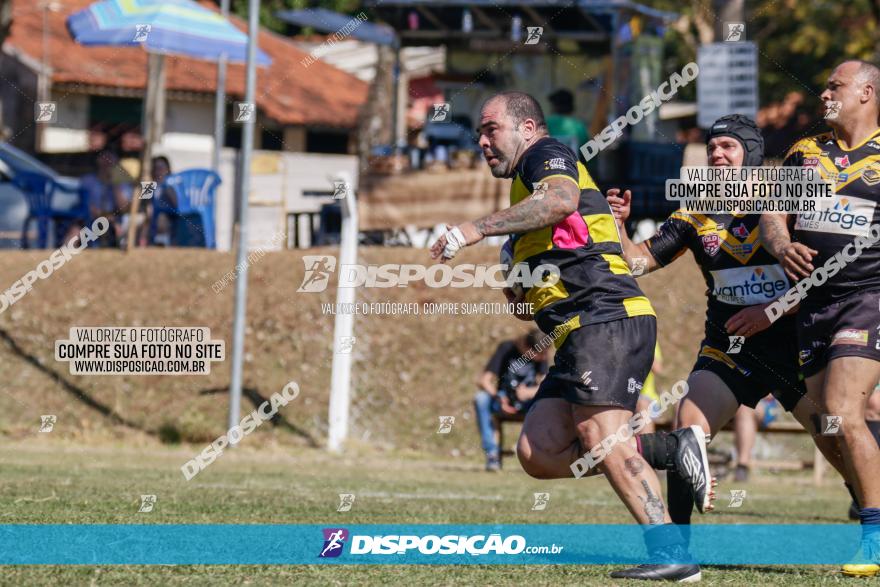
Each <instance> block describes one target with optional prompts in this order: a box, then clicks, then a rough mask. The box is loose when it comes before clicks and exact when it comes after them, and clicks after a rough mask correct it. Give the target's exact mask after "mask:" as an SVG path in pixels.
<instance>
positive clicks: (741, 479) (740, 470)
mask: <svg viewBox="0 0 880 587" xmlns="http://www.w3.org/2000/svg"><path fill="white" fill-rule="evenodd" d="M733 480H734V481H736V482H737V483H746V482H748V480H749V467H748V465H737V466H736V471H734V473H733Z"/></svg>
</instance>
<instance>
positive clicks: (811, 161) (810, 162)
mask: <svg viewBox="0 0 880 587" xmlns="http://www.w3.org/2000/svg"><path fill="white" fill-rule="evenodd" d="M818 166H819V158H818V157H806V158H804V163H803V167H818Z"/></svg>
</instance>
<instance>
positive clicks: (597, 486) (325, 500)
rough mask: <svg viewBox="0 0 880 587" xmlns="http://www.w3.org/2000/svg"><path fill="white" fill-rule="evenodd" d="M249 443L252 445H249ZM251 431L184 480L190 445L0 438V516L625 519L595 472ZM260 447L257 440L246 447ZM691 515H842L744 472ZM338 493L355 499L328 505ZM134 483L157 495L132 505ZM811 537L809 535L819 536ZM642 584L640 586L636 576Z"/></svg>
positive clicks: (248, 569)
mask: <svg viewBox="0 0 880 587" xmlns="http://www.w3.org/2000/svg"><path fill="white" fill-rule="evenodd" d="M249 441H251V442H249ZM254 442H257V441H255V440H254V439H253V438H249V439H246V440H245V441H244V443H243V446H242V447H241V448H240V449H239V450H237V451H235V452H233V453H227V454H224V455H223V456H222V458H220V459H218V461H216V462H215V463H214V464H213V465H211V466H210V467H209V468H208V469H207V470H205V471H204V472H202V473H201V474H200V475H199V476H198V477H196V479H194V480H193V481H190V482H188V483H187V482H185V481H183V479H182V476H181V474H180V471H179V467H180V465H181V464H182V463H183V462H184V461H185V460H187V459H189V458H191V457H192V456H193V454H194V453H195V452H196V450H197V448H196V447H194V446H187V445H183V446H178V447H173V448H172V447H159V448H155V447H149V448H148V449H141V450H136V449H132V448H130V447H123V446H118V445H116V446H113V445H101V446H91V447H80V448H72V447H71V446H70V445H68V444H66V443H64V444H62V443H60V442H57V441H55V440H53V439H51V437H48V435H44V437H43V438H41V439H40V440H39V441H37V442H35V441H28V442H13V443H8V444H5V445H4V446H3V447H2V448H0V466H2V470H3V476H2V479H0V487H2V489H0V509H2V511H3V515H2V520H3V523H26V524H40V523H53V524H58V523H99V524H103V523H115V524H144V523H150V524H169V523H194V524H205V523H239V524H266V523H271V524H292V523H315V524H372V523H399V524H407V523H413V524H415V523H420V524H426V523H477V524H478V523H496V522H503V523H555V524H568V523H626V522H627V521H628V518H627V515H626V514H625V512H624V510H623V507H622V506H621V505H620V504H619V502H618V501H617V498H616V497H615V496H614V495H613V493H612V492H611V490H610V488H609V487H608V485H607V484H606V483H605V481H604V480H603V479H583V480H579V481H574V480H572V481H555V482H543V481H537V480H534V479H531V478H529V477H527V476H526V475H525V474H524V473H522V471H521V470H519V466H518V464H517V463H516V462H515V461H510V462H509V463H508V466H507V467H506V468H505V470H504V471H503V472H502V473H500V474H487V473H484V472H483V471H482V470H481V468H480V466H479V463H478V462H477V461H471V462H467V463H463V462H461V460H452V459H448V458H438V459H431V458H426V457H425V456H424V455H421V456H419V455H415V454H403V453H401V454H397V453H389V454H385V455H377V454H376V453H375V451H358V450H355V451H353V452H352V453H350V454H347V455H346V456H344V457H331V456H329V455H328V454H327V453H325V452H323V451H319V450H312V449H301V450H296V451H289V450H284V449H281V448H279V447H273V446H269V447H258V446H255V445H254V444H253V443H254ZM258 449H260V450H258ZM730 487H731V485H730V483H722V485H721V486H720V488H719V495H721V501H720V502H719V508H718V511H716V512H714V513H712V514H709V515H708V516H705V517H703V518H701V519H700V523H737V522H739V523H786V522H787V523H837V522H841V523H843V522H844V518H843V515H844V513H845V510H846V506H847V498H846V493H845V491H844V490H843V489H842V487H841V486H840V485H839V483H838V482H837V481H836V480H831V479H829V480H827V481H826V483H825V485H824V486H821V487H818V488H816V487H813V486H812V484H811V481H810V479H809V478H808V476H807V475H806V474H803V473H786V474H771V473H769V472H763V473H760V474H757V475H754V476H753V479H752V481H750V483H748V484H739V485H737V486H736V487H738V488H745V489H747V490H748V498H747V500H746V502H745V503H744V504H743V507H742V508H740V509H729V508H727V507H726V505H727V504H726V500H725V499H724V496H725V495H728V490H729V488H730ZM535 491H549V492H550V494H551V499H550V505H549V506H548V508H547V509H546V510H545V511H540V512H535V511H531V509H530V508H531V506H532V503H533V499H532V493H533V492H535ZM339 493H354V494H355V495H356V496H357V497H356V500H355V504H354V507H353V508H352V510H351V511H350V512H345V513H339V512H337V511H336V507H337V505H338V494H339ZM141 494H155V495H156V496H157V503H156V506H155V509H154V510H153V511H152V512H150V513H137V510H138V506H139V504H140V495H141ZM817 548H821V545H817ZM613 568H615V567H607V566H591V567H582V566H574V565H569V566H566V565H558V566H513V565H511V566H488V565H486V566H479V567H455V566H450V567H437V566H409V565H406V566H403V565H402V566H384V565H383V566H372V567H366V566H361V567H354V566H344V567H334V568H331V567H307V566H286V567H278V566H180V567H170V566H148V567H144V566H137V567H135V566H101V567H92V566H83V567H60V566H27V567H6V568H4V572H3V575H2V577H0V583H2V584H5V585H50V584H77V585H79V584H91V585H166V584H175V585H208V584H211V585H218V584H224V585H225V584H254V585H266V584H268V585H293V584H295V585H384V584H387V583H388V582H389V581H395V582H397V583H399V584H400V585H524V584H525V585H609V584H621V585H623V584H626V582H621V581H617V582H613V581H611V580H610V579H608V578H607V573H608V572H609V571H610V570H612V569H613ZM703 577H704V578H703V581H704V583H706V584H709V585H829V584H840V583H844V582H845V579H844V578H843V577H841V576H840V575H838V574H837V573H836V568H833V567H781V566H780V567H736V568H724V567H713V568H707V569H704V573H703ZM634 584H641V583H634Z"/></svg>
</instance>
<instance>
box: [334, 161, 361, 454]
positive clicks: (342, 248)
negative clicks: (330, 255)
mask: <svg viewBox="0 0 880 587" xmlns="http://www.w3.org/2000/svg"><path fill="white" fill-rule="evenodd" d="M340 179H342V180H343V181H345V182H346V185H347V186H348V189H346V190H345V199H344V200H343V201H342V234H341V238H340V240H339V267H344V266H346V265H353V264H354V263H356V262H357V246H358V215H357V201H356V200H355V197H354V190H353V189H352V184H351V178H349V177H347V176H345V175H343V176H342V177H340ZM354 294H355V288H353V287H340V288H337V289H336V303H337V304H339V305H342V304H346V305H348V304H353V303H354ZM353 329H354V315H353V314H351V313H349V312H341V313H339V314H336V319H335V322H334V326H333V367H332V371H331V373H330V412H329V420H330V421H329V426H328V434H327V448H328V449H329V450H330V451H333V452H341V451H342V445H343V443H344V442H345V438H346V437H347V436H348V412H349V406H350V404H351V362H352V361H351V346H352V344H353V343H354V342H355V341H353V339H352V338H351V336H352V331H353ZM346 340H348V341H351V342H350V343H349V344H347V345H345V344H343V343H344V341H346Z"/></svg>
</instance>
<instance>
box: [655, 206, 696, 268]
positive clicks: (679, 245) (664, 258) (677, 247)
mask: <svg viewBox="0 0 880 587" xmlns="http://www.w3.org/2000/svg"><path fill="white" fill-rule="evenodd" d="M694 236H695V233H694V227H693V224H691V222H690V218H689V217H688V215H687V213H686V212H684V211H682V210H678V211H676V212H673V213H672V214H670V216H669V218H667V219H666V221H665V222H663V224H661V225H660V228H659V229H658V230H657V234H655V235H654V236H652V237H651V238H649V239H648V240H647V241H646V245H647V246H648V250H649V251H651V255H653V256H654V259H655V260H656V261H657V263H659V264H660V265H669V264H670V263H672V262H673V261H675V260H676V259H677V258H678V257H679V256H681V255H682V254H684V252H685V251H686V250H687V249H688V243H689V242H690V240H691V239H692V238H693V237H694Z"/></svg>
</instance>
